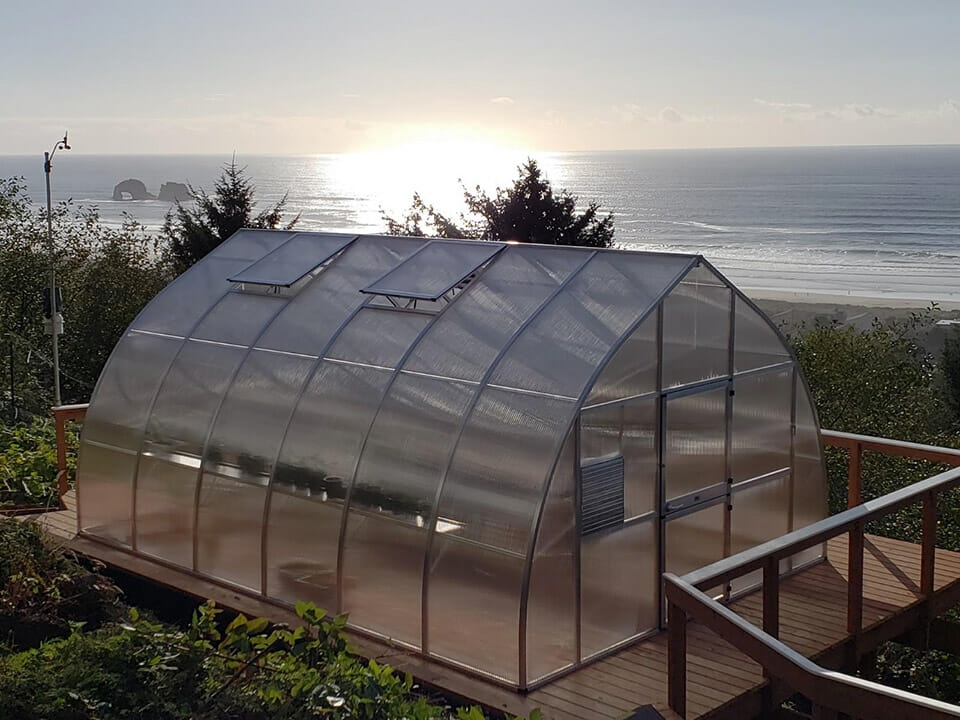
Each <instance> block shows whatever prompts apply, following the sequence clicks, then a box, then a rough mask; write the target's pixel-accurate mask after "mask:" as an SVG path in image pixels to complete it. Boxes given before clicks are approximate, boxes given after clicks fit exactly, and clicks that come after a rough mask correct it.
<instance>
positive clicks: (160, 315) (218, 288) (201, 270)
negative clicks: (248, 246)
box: [130, 257, 249, 336]
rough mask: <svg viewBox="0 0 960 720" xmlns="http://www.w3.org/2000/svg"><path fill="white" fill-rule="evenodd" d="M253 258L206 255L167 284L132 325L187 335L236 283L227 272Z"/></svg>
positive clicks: (149, 329) (136, 327) (143, 328)
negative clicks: (228, 277)
mask: <svg viewBox="0 0 960 720" xmlns="http://www.w3.org/2000/svg"><path fill="white" fill-rule="evenodd" d="M247 264H249V260H243V259H239V260H238V259H235V258H226V257H225V258H213V257H206V258H204V259H203V262H198V263H196V264H195V265H193V266H192V267H191V268H190V269H189V270H187V271H186V272H185V273H184V274H183V275H181V276H180V277H178V278H177V279H176V280H174V281H173V282H172V283H170V284H169V285H167V286H166V287H165V288H164V289H163V290H161V291H160V294H159V295H157V296H156V297H155V298H154V299H153V300H151V301H150V303H149V304H148V305H147V306H146V307H145V308H144V309H143V310H142V311H141V312H140V314H139V315H137V317H136V318H135V319H134V321H133V323H131V325H130V327H131V328H135V329H137V330H146V331H150V332H158V333H168V334H171V335H180V336H183V335H186V334H187V333H189V332H190V330H191V329H192V328H193V326H194V325H196V323H197V320H199V319H200V318H202V317H203V314H204V313H205V312H207V310H209V309H210V308H211V307H213V306H214V305H215V304H216V303H217V301H218V300H219V299H220V298H221V297H223V295H224V293H226V292H228V291H229V290H230V288H231V287H233V285H232V284H231V283H230V281H229V280H227V275H229V274H230V273H232V272H235V271H236V270H239V269H240V268H242V267H243V266H244V265H247Z"/></svg>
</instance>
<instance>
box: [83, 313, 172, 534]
mask: <svg viewBox="0 0 960 720" xmlns="http://www.w3.org/2000/svg"><path fill="white" fill-rule="evenodd" d="M180 345H181V341H180V340H177V339H173V338H168V337H161V336H158V335H148V334H143V333H137V332H129V333H127V334H126V335H125V336H124V337H123V338H122V339H121V340H120V342H119V343H118V345H117V347H116V348H115V349H114V351H113V354H112V355H111V356H110V361H109V362H108V363H107V366H106V368H105V369H104V371H103V374H102V375H101V378H100V381H99V383H98V385H97V390H96V392H95V394H94V397H93V398H92V399H91V403H90V408H89V410H88V411H87V417H86V420H85V422H84V428H83V441H82V442H81V446H80V459H79V467H78V471H77V473H78V477H79V478H80V491H79V492H80V518H79V522H80V527H81V529H82V530H83V531H84V532H88V533H90V534H92V535H97V536H99V537H103V538H109V539H111V540H115V541H117V542H121V543H124V544H130V542H131V530H132V528H131V519H132V512H133V476H134V471H135V466H136V456H137V452H138V451H139V450H140V443H141V440H142V437H143V430H144V426H145V425H146V422H147V413H148V412H149V409H150V403H151V401H152V400H153V396H154V393H155V392H156V389H157V386H158V384H159V383H160V379H161V378H162V377H163V374H164V373H165V372H166V370H167V367H168V366H169V365H170V362H171V360H173V357H174V355H175V354H176V352H177V350H178V349H179V348H180Z"/></svg>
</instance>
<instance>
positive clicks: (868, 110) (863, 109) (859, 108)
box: [844, 103, 896, 118]
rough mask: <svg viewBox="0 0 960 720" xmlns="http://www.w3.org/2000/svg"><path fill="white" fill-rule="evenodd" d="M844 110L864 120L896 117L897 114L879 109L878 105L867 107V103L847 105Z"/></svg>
mask: <svg viewBox="0 0 960 720" xmlns="http://www.w3.org/2000/svg"><path fill="white" fill-rule="evenodd" d="M844 110H847V111H848V112H850V113H853V114H854V115H856V116H857V117H862V118H868V117H878V118H890V117H896V113H894V112H891V111H890V110H884V109H883V108H881V107H877V106H876V105H867V104H866V103H847V104H846V105H844Z"/></svg>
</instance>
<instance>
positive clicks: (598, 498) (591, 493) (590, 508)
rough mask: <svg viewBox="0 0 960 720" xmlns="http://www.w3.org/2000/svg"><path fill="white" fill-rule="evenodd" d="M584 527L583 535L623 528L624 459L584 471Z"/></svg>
mask: <svg viewBox="0 0 960 720" xmlns="http://www.w3.org/2000/svg"><path fill="white" fill-rule="evenodd" d="M580 523H581V524H580V527H581V528H582V530H581V532H582V534H583V535H590V534H591V533H595V532H600V531H601V530H606V529H608V528H612V527H617V526H619V525H622V524H623V456H622V455H617V456H616V457H613V458H610V459H609V460H601V461H600V462H595V463H591V464H589V465H584V466H583V467H581V468H580Z"/></svg>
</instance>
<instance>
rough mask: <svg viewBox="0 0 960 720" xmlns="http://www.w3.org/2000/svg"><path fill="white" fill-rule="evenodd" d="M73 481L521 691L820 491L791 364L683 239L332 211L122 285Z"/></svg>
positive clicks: (611, 643)
mask: <svg viewBox="0 0 960 720" xmlns="http://www.w3.org/2000/svg"><path fill="white" fill-rule="evenodd" d="M78 479H79V481H78V487H79V491H78V504H79V518H80V528H81V532H82V533H83V534H84V535H85V536H86V537H88V538H90V539H94V540H97V541H99V542H104V543H109V544H111V545H114V546H117V547H120V548H122V549H125V550H127V551H129V552H131V553H135V554H136V555H138V556H141V557H143V558H146V559H148V560H151V561H154V562H157V563H161V564H165V565H170V566H174V567H176V568H180V569H183V570H185V571H187V572H189V573H194V574H197V575H200V576H203V577H205V578H207V579H209V580H212V581H215V582H218V583H222V584H224V585H226V586H229V587H231V588H236V589H238V590H240V591H241V592H245V593H249V594H252V595H256V596H258V597H261V598H262V599H264V600H266V601H270V602H275V603H280V604H293V603H295V602H297V601H298V600H309V601H313V602H315V603H316V604H317V605H319V606H320V607H323V608H325V609H327V610H329V611H330V612H345V613H349V622H350V625H351V627H353V628H354V629H356V630H357V631H361V632H366V633H370V634H373V635H376V636H379V637H388V638H391V639H392V640H393V641H395V642H397V643H400V644H402V645H404V646H407V647H409V648H411V649H413V650H416V651H418V652H421V653H423V654H425V655H428V656H430V657H432V658H435V659H437V660H440V661H442V662H447V663H450V664H453V665H455V666H457V667H460V668H464V669H467V670H469V671H472V672H475V673H479V674H482V675H485V676H488V677H491V678H493V679H496V680H497V681H499V682H501V683H504V684H506V685H509V686H512V687H515V688H521V689H523V688H530V687H532V686H534V685H536V684H537V683H539V682H542V681H544V680H545V679H546V678H548V677H550V676H553V675H555V674H557V673H560V672H563V671H565V670H568V669H570V668H572V667H575V666H577V665H579V664H581V663H583V662H586V661H588V660H590V659H591V658H594V657H597V656H599V655H601V654H603V653H604V652H606V651H608V650H610V649H611V648H613V647H618V646H622V645H623V644H625V643H628V642H631V641H634V640H636V639H638V638H639V637H642V636H644V635H646V634H649V633H651V632H656V631H657V630H658V629H659V628H661V627H662V626H663V623H664V617H663V612H662V600H661V597H660V585H661V583H660V581H659V577H660V573H661V572H662V571H664V570H670V571H672V572H677V573H683V572H687V571H689V570H692V569H695V568H698V567H700V566H703V565H706V564H708V563H710V562H712V561H714V560H717V559H720V558H721V557H724V556H725V555H730V554H732V553H736V552H738V551H740V550H743V549H746V548H748V547H751V546H753V545H756V544H758V543H760V542H763V541H766V540H768V539H771V538H774V537H777V536H779V535H782V534H784V533H786V532H788V531H790V530H793V529H797V528H799V527H801V526H804V525H807V524H809V523H811V522H813V521H815V520H818V519H820V518H822V517H824V516H825V514H826V479H825V473H824V466H823V457H822V449H821V446H820V439H819V428H818V425H817V420H816V417H815V414H814V410H813V408H812V405H811V401H810V396H809V393H808V390H807V387H806V384H805V382H804V380H803V377H802V375H801V373H800V369H799V367H798V365H797V363H796V360H795V359H794V358H793V356H792V355H791V353H790V351H789V349H788V348H787V346H786V345H785V343H784V340H783V338H782V337H781V336H780V335H779V333H778V332H777V331H776V329H775V328H774V327H773V325H772V324H771V323H770V321H769V320H768V319H767V318H765V317H764V316H763V314H762V313H761V312H760V311H759V310H758V309H757V308H756V307H755V306H754V305H753V304H752V303H751V302H750V301H749V300H747V299H746V298H745V297H744V296H743V294H742V293H740V292H739V291H738V290H736V289H735V288H734V287H733V286H732V285H731V284H730V282H729V281H727V280H726V279H725V278H724V277H722V276H721V275H720V274H719V273H718V272H717V271H716V270H715V269H714V268H713V267H711V265H710V264H709V263H707V262H706V261H705V260H704V259H703V258H701V257H697V256H689V255H675V254H658V253H641V252H630V251H621V250H593V249H589V248H571V247H558V246H545V245H523V244H510V243H492V242H472V241H457V240H427V239H422V238H408V237H383V236H355V235H347V234H331V233H309V232H298V233H294V232H281V231H254V230H241V231H240V232H238V233H236V234H235V235H233V236H232V237H231V238H230V239H229V240H227V241H226V242H224V243H223V244H222V245H220V246H219V247H218V248H217V249H216V250H215V251H213V252H212V253H211V254H210V255H208V256H207V257H206V258H204V259H203V260H202V261H200V262H199V263H197V264H196V265H195V266H194V267H192V268H191V269H190V270H189V271H187V272H186V273H185V274H183V275H182V276H180V277H179V278H177V279H176V280H175V281H174V282H173V283H171V284H170V285H169V286H168V287H167V288H166V289H165V290H163V291H162V292H161V293H160V294H159V295H158V296H157V297H156V298H155V299H154V300H153V301H152V302H150V304H148V305H147V307H146V308H145V309H144V310H143V311H142V312H141V313H140V315H139V316H138V317H137V318H136V319H135V320H134V321H133V323H132V324H131V326H130V327H129V329H128V330H127V332H126V333H125V334H124V336H123V338H122V339H121V340H120V342H119V343H118V344H117V346H116V348H115V349H114V351H113V354H112V355H111V357H110V359H109V361H108V363H107V365H106V367H105V369H104V371H103V374H102V376H101V377H100V381H99V383H98V385H97V388H96V390H95V392H94V395H93V397H92V399H91V403H90V408H89V411H88V413H87V420H86V422H85V425H84V428H83V434H82V440H81V450H80V460H79V469H78ZM818 557H819V554H818V553H812V554H811V553H808V554H807V555H806V556H804V557H800V558H794V560H793V563H792V566H793V567H796V566H799V564H802V563H807V562H812V561H815V560H816V559H817V558H818ZM790 569H791V568H790V567H784V568H783V570H784V571H787V570H790ZM738 589H740V590H742V589H743V586H741V587H739V588H738V587H734V588H733V591H734V592H736V591H737V590H738Z"/></svg>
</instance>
